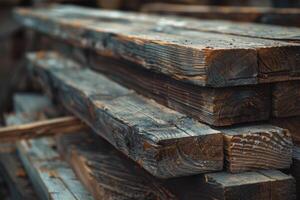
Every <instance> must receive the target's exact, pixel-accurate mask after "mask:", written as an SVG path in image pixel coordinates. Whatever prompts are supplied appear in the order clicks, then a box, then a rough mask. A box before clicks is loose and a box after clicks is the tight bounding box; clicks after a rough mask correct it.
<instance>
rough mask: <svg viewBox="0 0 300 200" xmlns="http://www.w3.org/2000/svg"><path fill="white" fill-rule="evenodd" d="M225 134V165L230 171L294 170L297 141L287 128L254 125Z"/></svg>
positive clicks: (224, 130)
mask: <svg viewBox="0 0 300 200" xmlns="http://www.w3.org/2000/svg"><path fill="white" fill-rule="evenodd" d="M221 131H222V132H223V133H224V145H225V164H226V168H227V170H228V171H229V172H231V173H240V172H243V171H250V170H258V169H288V168H290V166H291V164H292V153H293V142H292V136H291V134H290V132H289V131H288V130H287V129H282V128H279V127H276V126H271V125H253V126H247V127H237V128H227V129H222V130H221Z"/></svg>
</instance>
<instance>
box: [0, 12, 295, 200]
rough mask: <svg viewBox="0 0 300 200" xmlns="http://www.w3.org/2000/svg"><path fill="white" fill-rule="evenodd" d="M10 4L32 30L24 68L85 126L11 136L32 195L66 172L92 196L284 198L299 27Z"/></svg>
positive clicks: (290, 183) (290, 194)
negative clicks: (27, 136)
mask: <svg viewBox="0 0 300 200" xmlns="http://www.w3.org/2000/svg"><path fill="white" fill-rule="evenodd" d="M15 14H16V18H17V19H18V20H19V22H21V23H22V24H23V25H25V26H26V27H28V28H31V29H33V30H35V31H37V33H38V34H39V35H38V37H37V41H36V42H37V43H38V44H40V51H38V52H33V53H29V54H28V56H27V60H28V70H29V72H30V73H31V76H32V78H33V79H34V80H35V81H37V82H38V83H39V84H40V85H41V86H42V87H43V89H44V91H45V93H46V94H48V95H49V96H50V97H51V98H52V99H53V100H54V101H55V102H57V103H58V104H60V105H62V107H63V108H64V110H65V112H68V113H71V114H73V115H74V116H76V117H78V118H79V119H81V120H82V121H83V122H84V123H85V124H86V126H88V127H89V128H90V129H88V130H85V131H78V130H77V131H75V130H72V131H69V132H68V133H70V132H72V133H71V134H59V135H57V136H56V137H55V140H54V137H50V138H49V137H48V138H39V139H34V138H33V139H29V140H22V141H21V142H19V143H18V145H17V147H18V151H19V152H20V153H19V154H20V156H21V160H22V162H23V164H24V166H25V169H26V172H27V173H28V175H29V177H30V180H31V182H32V183H33V186H34V188H36V190H38V192H37V193H38V195H39V196H43V197H45V196H49V195H54V193H55V194H57V191H58V188H57V185H58V184H57V185H55V186H54V185H51V184H49V179H50V180H51V181H54V182H55V181H57V180H56V179H59V180H62V181H66V183H65V184H64V186H68V183H67V181H68V179H69V178H71V177H72V176H73V178H72V180H73V179H76V181H75V180H74V185H76V186H78V185H80V183H82V184H83V185H84V187H85V188H86V190H87V191H88V193H90V194H91V195H92V197H93V198H95V199H189V200H191V199H296V196H295V195H296V189H295V179H294V178H293V177H292V176H290V175H286V174H284V173H282V172H280V171H279V170H281V169H284V170H285V171H287V170H289V169H290V168H291V165H292V164H293V166H292V168H291V172H292V173H293V174H294V176H295V178H296V179H298V178H299V177H298V176H297V170H299V169H298V168H299V167H298V166H297V165H298V164H299V163H298V161H299V157H298V154H299V151H298V152H297V149H298V147H297V145H298V143H297V137H299V136H297V131H296V130H297V127H295V126H294V125H293V124H292V122H293V120H296V121H295V122H294V123H296V124H299V123H297V122H299V121H297V116H298V115H299V114H300V106H299V105H298V98H299V95H300V93H299V92H298V91H297V88H298V85H299V84H300V83H299V79H300V74H299V67H300V43H299V33H300V31H299V30H300V29H297V28H282V27H278V26H270V25H255V24H237V23H234V22H213V21H198V20H193V19H186V18H181V17H164V18H161V17H159V16H156V15H146V14H137V13H126V12H119V11H104V10H93V9H87V8H81V7H74V6H51V7H47V8H37V9H18V10H16V12H15ZM213 27H214V29H213ZM270 33H271V34H270ZM43 38H46V43H43V42H44V41H45V39H43ZM39 39H40V43H39ZM287 55H288V56H287ZM78 123H79V122H78ZM68 126H69V127H74V126H75V125H74V124H69V125H68ZM290 126H291V127H290ZM27 130H28V129H27ZM47 130H50V129H47ZM68 130H70V129H69V128H68ZM30 131H31V132H40V130H36V129H30ZM57 132H61V133H63V131H62V130H61V129H59V131H51V134H56V133H57ZM0 134H1V131H0ZM3 135H5V134H3ZM43 135H47V134H44V133H43ZM38 136H41V135H38ZM293 140H294V143H295V146H294V144H293ZM53 146H55V148H53ZM43 148H45V149H43ZM47 148H48V149H47ZM46 149H47V150H46ZM293 150H294V151H293ZM38 152H51V153H49V154H48V153H47V154H46V153H45V154H43V153H38ZM58 158H59V159H58ZM52 165H53V168H54V167H58V168H54V171H55V172H53V170H50V169H49V168H47V167H48V166H51V167H50V168H52ZM42 166H43V167H44V166H47V167H46V169H44V168H43V167H42ZM68 166H70V168H72V170H71V169H70V168H68ZM67 168H68V169H67ZM45 171H46V172H47V175H49V174H50V175H49V177H48V178H47V176H46V175H45V174H44V173H45ZM74 174H76V175H77V177H78V180H80V181H77V178H76V177H74ZM67 175H68V176H67ZM53 179H55V180H53ZM296 181H297V180H296ZM51 183H53V182H51ZM298 183H299V182H298ZM40 187H42V189H41V188H40ZM54 188H56V189H54ZM68 188H69V190H70V193H72V194H73V195H75V194H77V193H73V190H72V188H73V187H71V186H70V187H69V186H68ZM51 191H54V192H53V193H51ZM64 191H65V190H64ZM78 191H79V190H78ZM80 191H81V190H80ZM58 193H59V195H62V196H61V197H65V198H67V196H63V195H69V193H68V194H65V193H63V192H58ZM245 193H247V196H245ZM78 195H79V196H78V197H77V199H80V195H82V193H81V192H80V194H78ZM86 195H87V194H86Z"/></svg>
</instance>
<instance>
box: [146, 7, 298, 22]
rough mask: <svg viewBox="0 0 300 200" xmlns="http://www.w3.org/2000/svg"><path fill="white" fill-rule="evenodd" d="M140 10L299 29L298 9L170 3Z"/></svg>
mask: <svg viewBox="0 0 300 200" xmlns="http://www.w3.org/2000/svg"><path fill="white" fill-rule="evenodd" d="M141 10H142V11H143V12H147V13H156V14H164V15H181V16H186V17H194V18H198V19H214V20H220V19H221V20H231V21H238V22H255V23H264V24H275V25H282V26H297V27H300V9H299V8H272V7H240V6H205V5H183V4H170V3H149V4H146V5H144V6H143V7H142V8H141Z"/></svg>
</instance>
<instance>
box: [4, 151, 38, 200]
mask: <svg viewBox="0 0 300 200" xmlns="http://www.w3.org/2000/svg"><path fill="white" fill-rule="evenodd" d="M1 148H2V146H1ZM0 172H1V177H3V178H4V179H5V182H6V183H7V185H8V187H9V191H10V195H11V198H12V199H15V200H17V199H24V200H34V199H38V198H37V196H36V194H35V192H34V190H33V188H32V185H31V183H30V182H29V180H28V177H27V175H26V172H25V170H24V168H23V166H22V164H21V162H20V160H19V158H18V156H17V153H16V151H15V150H14V151H12V152H7V153H0Z"/></svg>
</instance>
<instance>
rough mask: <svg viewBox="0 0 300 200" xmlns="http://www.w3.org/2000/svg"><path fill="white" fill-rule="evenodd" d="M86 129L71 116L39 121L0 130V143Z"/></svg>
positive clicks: (79, 121) (84, 125)
mask: <svg viewBox="0 0 300 200" xmlns="http://www.w3.org/2000/svg"><path fill="white" fill-rule="evenodd" d="M22 116H23V117H26V116H24V115H19V116H18V117H22ZM31 119H32V118H31ZM29 120H30V119H29ZM22 121H24V120H23V119H21V120H20V121H19V122H22ZM86 128H87V126H86V124H84V123H83V122H82V121H81V120H79V119H78V118H76V117H73V116H67V117H60V118H54V119H49V120H40V121H37V122H32V123H27V124H19V125H13V126H6V127H2V128H0V142H13V141H16V140H20V139H28V138H37V137H43V136H50V135H55V134H67V133H72V132H74V131H80V130H85V129H86Z"/></svg>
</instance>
